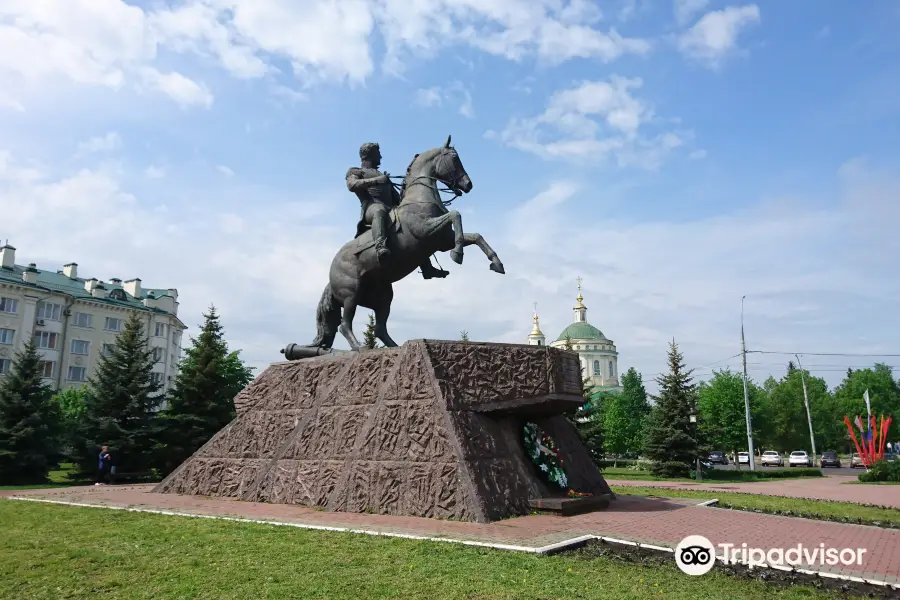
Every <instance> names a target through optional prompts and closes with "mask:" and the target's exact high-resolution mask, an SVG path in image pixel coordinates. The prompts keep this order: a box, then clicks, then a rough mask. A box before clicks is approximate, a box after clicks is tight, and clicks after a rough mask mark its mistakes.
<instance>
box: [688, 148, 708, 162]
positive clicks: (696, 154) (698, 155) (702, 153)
mask: <svg viewBox="0 0 900 600" xmlns="http://www.w3.org/2000/svg"><path fill="white" fill-rule="evenodd" d="M706 156H707V154H706V150H703V149H702V148H701V149H700V150H694V151H693V152H691V153H690V154H688V158H689V159H691V160H703V159H704V158H706Z"/></svg>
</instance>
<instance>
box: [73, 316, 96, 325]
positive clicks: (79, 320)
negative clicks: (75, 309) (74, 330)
mask: <svg viewBox="0 0 900 600" xmlns="http://www.w3.org/2000/svg"><path fill="white" fill-rule="evenodd" d="M93 326H94V316H93V315H92V314H90V313H75V327H93Z"/></svg>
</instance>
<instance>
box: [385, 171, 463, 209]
mask: <svg viewBox="0 0 900 600" xmlns="http://www.w3.org/2000/svg"><path fill="white" fill-rule="evenodd" d="M391 179H404V180H405V179H406V177H404V176H402V175H391ZM420 179H427V180H429V182H435V183H438V182H441V183H443V182H442V181H441V180H440V179H438V178H437V177H430V176H428V175H419V176H418V177H416V178H414V179H413V180H412V182H409V183H407V184H406V188H407V189H409V188H410V187H412V186H414V185H416V184H419V185H425V186H427V187H431V186H429V185H428V184H426V183H423V182H421V181H419V180H420ZM391 185H392V186H394V188H395V189H396V190H397V192H398V193H399V192H400V190H401V188H402V187H403V184H400V183H394V182H393V181H392V182H391ZM432 189H434V190H435V191H437V192H443V193H445V194H453V197H452V198H450V199H449V200H441V199H440V198H438V199H439V200H440V202H441V204H443V205H444V206H450V205H451V204H453V201H454V200H456V199H457V198H459V197H460V196H461V194H460V193H459V192H457V191H456V190H453V189H451V188H450V187H445V188H443V189H441V188H439V187H437V185H435V186H434V187H433V188H432Z"/></svg>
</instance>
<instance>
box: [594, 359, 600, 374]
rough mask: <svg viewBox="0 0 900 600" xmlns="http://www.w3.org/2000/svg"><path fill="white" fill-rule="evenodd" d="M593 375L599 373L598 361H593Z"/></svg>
mask: <svg viewBox="0 0 900 600" xmlns="http://www.w3.org/2000/svg"><path fill="white" fill-rule="evenodd" d="M594 375H600V361H599V360H595V361H594Z"/></svg>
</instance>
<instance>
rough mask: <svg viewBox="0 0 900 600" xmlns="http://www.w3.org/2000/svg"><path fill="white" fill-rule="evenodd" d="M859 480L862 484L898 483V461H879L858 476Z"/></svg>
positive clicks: (899, 471)
mask: <svg viewBox="0 0 900 600" xmlns="http://www.w3.org/2000/svg"><path fill="white" fill-rule="evenodd" d="M859 480H860V481H862V482H864V483H874V482H877V481H900V460H892V461H890V462H888V461H885V460H879V461H878V462H876V463H875V464H873V465H872V466H871V467H869V470H868V471H866V472H865V473H860V474H859Z"/></svg>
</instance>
